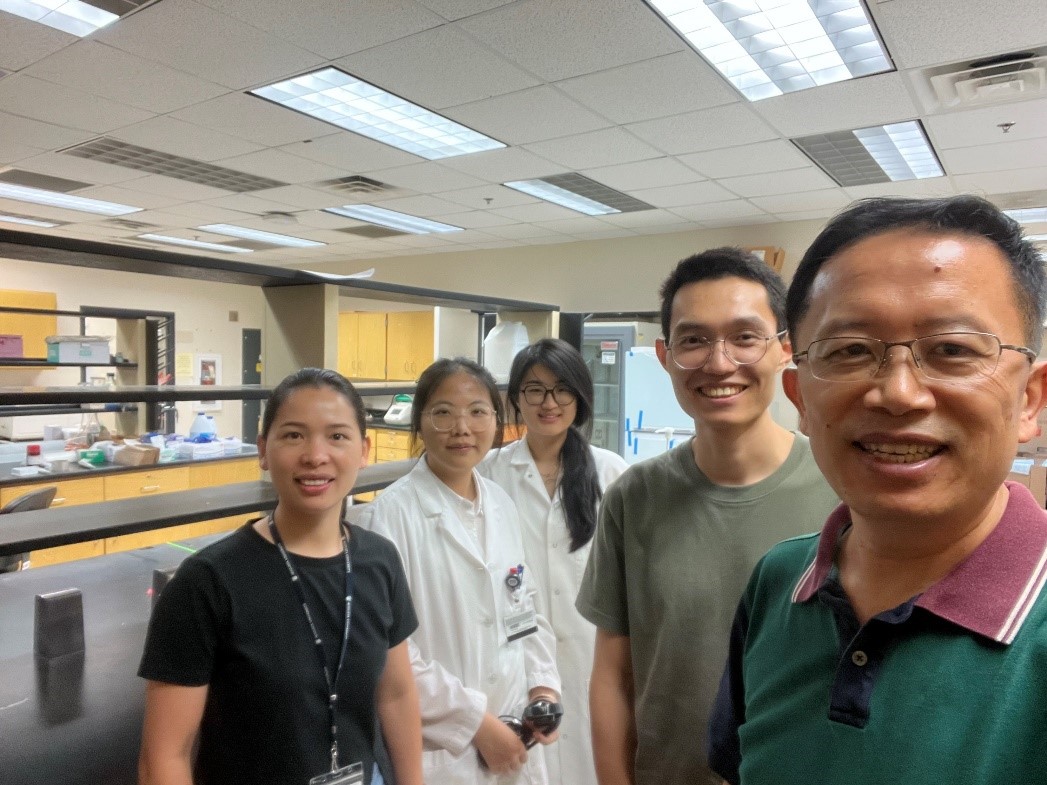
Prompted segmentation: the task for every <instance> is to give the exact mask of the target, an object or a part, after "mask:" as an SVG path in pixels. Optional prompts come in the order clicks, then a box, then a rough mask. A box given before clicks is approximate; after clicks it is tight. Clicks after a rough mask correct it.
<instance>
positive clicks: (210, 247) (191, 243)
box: [138, 234, 251, 253]
mask: <svg viewBox="0 0 1047 785" xmlns="http://www.w3.org/2000/svg"><path fill="white" fill-rule="evenodd" d="M138 237H139V239H141V240H152V241H153V242H157V243H168V244H169V245H184V246H186V247H188V248H199V249H200V250H203V251H223V252H225V253H251V249H250V248H237V247H236V246H235V245H222V244H221V243H205V242H204V241H202V240H186V239H185V238H183V237H168V236H167V235H166V234H140V235H138Z"/></svg>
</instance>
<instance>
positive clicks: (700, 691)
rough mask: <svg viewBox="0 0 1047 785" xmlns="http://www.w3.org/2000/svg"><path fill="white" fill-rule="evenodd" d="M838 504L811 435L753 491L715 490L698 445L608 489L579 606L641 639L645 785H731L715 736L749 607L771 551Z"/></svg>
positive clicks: (636, 656) (638, 675)
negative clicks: (740, 613) (711, 726)
mask: <svg viewBox="0 0 1047 785" xmlns="http://www.w3.org/2000/svg"><path fill="white" fill-rule="evenodd" d="M837 503H838V499H837V497H836V494H835V493H834V492H833V490H832V489H831V488H830V487H829V486H828V484H826V482H825V480H824V479H823V478H822V475H821V472H820V471H819V470H818V467H817V465H816V464H815V462H814V458H813V456H812V455H811V449H810V445H809V443H808V441H807V438H806V437H804V436H802V435H800V434H796V438H795V440H794V442H793V446H792V449H791V450H790V452H789V455H788V457H787V458H786V459H785V462H784V463H783V464H782V465H781V467H780V468H779V469H778V470H777V471H776V472H774V474H772V475H770V476H769V477H767V478H765V479H763V480H761V481H760V482H758V483H755V484H753V485H748V486H743V487H726V486H721V485H716V484H714V483H713V482H711V481H710V480H709V479H708V478H707V477H706V476H705V475H704V474H703V473H702V472H701V471H700V470H699V469H698V466H697V465H696V464H695V462H694V456H693V454H692V453H691V444H690V442H689V441H688V442H685V443H684V444H681V445H679V446H678V447H675V448H674V449H672V450H671V451H669V452H667V453H665V454H663V455H660V456H658V457H657V458H652V459H650V460H648V461H644V462H643V463H640V464H637V465H635V466H633V467H631V468H630V469H629V470H628V471H626V472H625V474H623V475H622V476H621V477H620V478H619V479H618V481H617V482H616V483H614V484H613V485H612V486H611V487H610V488H608V490H607V492H606V494H605V496H604V500H603V503H602V505H601V508H600V522H599V525H598V527H597V531H596V536H595V537H594V539H593V549H592V552H591V554H590V556H589V563H588V566H587V567H586V570H585V576H584V578H583V579H582V587H581V591H580V592H579V594H578V600H577V603H576V604H577V608H578V611H579V612H580V613H581V614H582V615H583V616H585V618H587V619H588V620H589V621H591V622H592V623H593V624H595V625H596V626H597V627H599V628H601V629H604V630H607V631H609V632H612V633H617V634H623V635H628V636H629V637H630V649H631V652H632V663H633V683H634V688H635V700H636V707H635V712H636V732H637V750H636V783H637V785H702V784H703V783H706V782H708V783H719V782H720V778H719V777H717V776H716V775H714V774H713V773H712V772H711V771H710V770H709V769H708V768H707V766H706V761H705V745H706V733H707V726H708V721H709V714H710V712H711V710H712V705H713V701H714V700H715V698H716V690H717V687H718V686H719V683H720V677H721V675H722V673H723V668H724V663H725V662H726V659H727V647H728V639H729V636H730V630H731V623H732V621H733V619H734V613H735V610H736V608H737V606H738V600H739V599H740V598H741V596H742V592H743V591H744V590H745V586H746V583H747V581H748V580H749V574H750V573H751V572H752V570H753V567H755V566H756V563H757V562H758V561H759V560H760V558H761V557H762V556H763V555H764V554H765V553H766V552H767V551H768V550H769V549H770V548H771V546H772V545H774V544H776V543H778V542H780V541H781V540H784V539H786V538H788V537H794V536H796V535H798V534H804V533H807V532H815V531H818V530H819V529H821V527H822V524H823V523H824V522H825V519H826V517H828V515H829V513H830V512H831V511H832V509H833V508H834V507H835V506H836V504H837Z"/></svg>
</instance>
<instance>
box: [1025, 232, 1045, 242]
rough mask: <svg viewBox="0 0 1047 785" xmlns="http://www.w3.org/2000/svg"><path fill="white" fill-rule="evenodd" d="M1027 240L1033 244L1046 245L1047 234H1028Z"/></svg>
mask: <svg viewBox="0 0 1047 785" xmlns="http://www.w3.org/2000/svg"><path fill="white" fill-rule="evenodd" d="M1025 239H1026V240H1028V241H1029V242H1031V243H1044V242H1047V234H1028V235H1026V236H1025Z"/></svg>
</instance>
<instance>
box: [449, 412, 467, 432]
mask: <svg viewBox="0 0 1047 785" xmlns="http://www.w3.org/2000/svg"><path fill="white" fill-rule="evenodd" d="M470 430H471V429H470V427H469V413H468V412H454V413H453V414H452V415H451V433H469V432H470Z"/></svg>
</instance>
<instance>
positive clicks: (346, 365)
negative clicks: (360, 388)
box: [338, 311, 360, 379]
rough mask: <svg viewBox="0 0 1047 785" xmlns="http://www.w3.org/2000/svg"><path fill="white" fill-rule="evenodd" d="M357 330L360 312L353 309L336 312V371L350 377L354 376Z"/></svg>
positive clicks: (358, 329) (358, 328)
mask: <svg viewBox="0 0 1047 785" xmlns="http://www.w3.org/2000/svg"><path fill="white" fill-rule="evenodd" d="M359 332H360V314H358V313H355V312H353V311H344V312H342V313H339V314H338V373H340V374H342V376H346V377H348V378H350V379H351V378H353V377H354V376H356V363H357V356H358V354H359V351H358V348H357V343H358V338H357V336H358V335H359Z"/></svg>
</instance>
